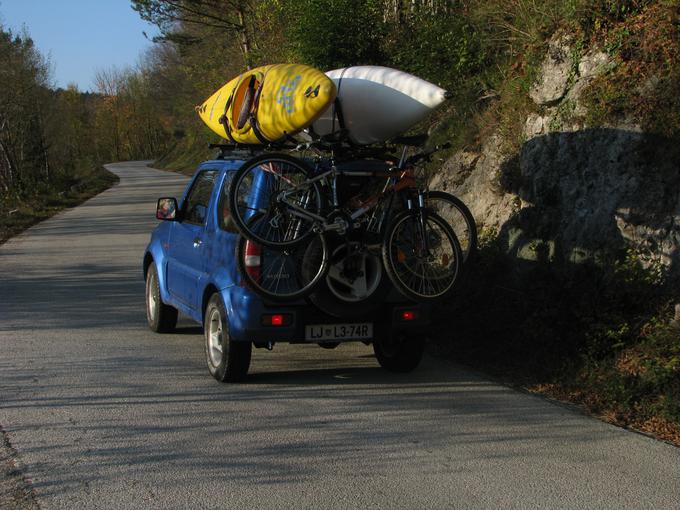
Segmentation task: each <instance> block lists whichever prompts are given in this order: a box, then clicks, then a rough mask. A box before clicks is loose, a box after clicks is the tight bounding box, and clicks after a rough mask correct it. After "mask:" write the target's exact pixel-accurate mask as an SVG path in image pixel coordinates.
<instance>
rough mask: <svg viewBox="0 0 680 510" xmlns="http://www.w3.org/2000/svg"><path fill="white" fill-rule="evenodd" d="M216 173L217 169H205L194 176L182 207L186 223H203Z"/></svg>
mask: <svg viewBox="0 0 680 510" xmlns="http://www.w3.org/2000/svg"><path fill="white" fill-rule="evenodd" d="M217 174H218V171H217V170H205V171H203V172H201V173H200V174H199V175H198V177H196V180H195V181H194V184H193V186H192V187H191V189H190V190H189V194H188V195H187V198H186V199H185V200H184V205H183V208H182V209H183V217H184V221H186V222H187V223H194V224H196V225H204V224H205V219H206V217H207V215H208V205H209V204H210V195H211V194H212V190H213V187H214V186H215V178H216V177H217Z"/></svg>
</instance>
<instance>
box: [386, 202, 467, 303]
mask: <svg viewBox="0 0 680 510" xmlns="http://www.w3.org/2000/svg"><path fill="white" fill-rule="evenodd" d="M421 213H422V215H423V222H422V223H421V217H420V215H421ZM423 227H424V228H423ZM383 262H384V264H385V269H386V271H387V275H388V276H389V277H390V280H392V283H394V286H395V287H396V288H397V289H398V290H399V291H400V292H401V293H402V294H404V295H405V296H406V297H408V298H410V299H413V300H415V301H435V300H438V299H441V298H443V297H445V296H446V295H447V294H448V293H449V292H451V290H452V289H453V287H454V285H455V283H456V281H457V280H458V276H459V275H460V272H461V269H462V265H463V254H462V252H461V249H460V244H459V243H458V239H456V234H454V232H453V229H452V228H451V227H450V226H449V224H448V223H447V222H446V221H445V220H444V219H443V218H442V217H441V216H439V215H437V214H435V213H433V212H430V211H428V210H427V209H421V210H420V211H418V210H414V211H404V212H402V213H400V214H398V215H397V216H396V218H395V219H394V221H393V222H392V224H391V225H390V226H389V227H388V229H387V232H386V233H385V240H384V242H383Z"/></svg>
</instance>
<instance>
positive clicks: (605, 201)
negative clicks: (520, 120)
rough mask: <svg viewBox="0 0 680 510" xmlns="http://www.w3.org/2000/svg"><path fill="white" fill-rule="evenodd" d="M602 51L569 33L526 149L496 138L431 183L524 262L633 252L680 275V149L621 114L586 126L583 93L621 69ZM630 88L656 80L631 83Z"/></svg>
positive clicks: (551, 54) (556, 50)
mask: <svg viewBox="0 0 680 510" xmlns="http://www.w3.org/2000/svg"><path fill="white" fill-rule="evenodd" d="M615 65H616V63H615V61H614V60H613V59H612V58H611V57H610V55H609V54H608V53H606V52H605V51H604V50H602V49H600V48H597V47H593V48H591V49H589V50H588V51H585V52H584V53H583V54H580V51H579V48H577V47H576V45H575V42H574V41H572V40H571V39H570V37H569V36H568V35H565V34H562V33H558V34H555V35H554V36H553V37H552V39H551V40H550V43H549V46H548V51H547V54H546V56H545V59H544V61H543V63H542V66H541V68H540V73H539V77H538V79H537V80H536V83H535V84H534V85H533V87H532V88H531V91H530V94H529V95H530V97H531V100H532V101H533V103H534V108H533V110H534V111H532V112H530V113H528V114H527V116H526V120H525V123H524V132H523V137H522V140H523V142H522V143H521V144H520V145H521V146H520V148H519V150H508V149H507V146H508V144H507V143H505V142H506V141H505V140H504V139H503V137H502V136H501V134H500V133H499V132H496V133H495V134H493V135H491V136H490V137H488V138H487V139H486V140H485V141H484V142H483V143H482V145H481V149H480V150H479V151H478V152H465V151H461V152H458V153H456V154H455V155H453V157H451V158H450V159H449V160H448V161H446V162H445V164H444V166H443V168H442V171H440V172H438V173H437V175H436V176H435V177H434V178H433V180H432V182H431V186H432V188H434V189H446V190H448V191H450V192H452V193H454V194H456V195H458V196H459V197H461V198H462V199H463V200H464V201H465V202H466V203H467V204H468V205H469V207H470V209H471V210H472V212H473V214H474V216H475V218H476V221H477V223H478V226H479V227H480V229H492V230H494V231H496V232H497V233H498V235H499V236H500V238H501V240H502V241H503V242H504V243H505V247H506V248H507V252H508V253H509V254H511V255H513V256H516V257H518V258H520V259H527V260H536V259H537V258H541V257H544V258H547V259H548V260H551V261H555V262H565V263H578V262H580V261H582V260H584V259H593V258H597V256H598V254H602V253H611V252H613V251H617V250H620V249H623V248H627V247H631V248H633V249H635V250H637V251H639V252H640V254H641V257H642V259H643V260H644V261H645V262H646V263H647V264H652V263H658V264H660V266H661V267H662V268H664V270H665V271H667V272H669V273H672V274H676V275H677V274H678V273H680V151H679V150H678V147H676V146H675V145H676V144H674V143H672V142H671V141H670V140H668V139H665V138H663V137H661V136H657V135H652V134H649V133H645V132H644V131H643V130H642V129H641V127H640V125H639V123H638V121H637V119H635V118H627V117H625V116H624V117H619V118H617V119H615V120H614V121H613V122H611V123H607V124H605V125H600V126H598V127H596V128H593V127H589V126H588V124H587V122H586V120H585V119H586V118H587V113H588V111H587V108H588V106H587V104H585V103H584V101H583V95H584V91H585V90H587V88H588V86H589V85H590V84H591V82H592V81H593V80H594V79H595V78H596V77H598V76H600V75H601V74H602V73H605V72H607V71H609V70H610V69H611V68H612V66H615ZM629 86H630V87H638V88H641V90H642V89H644V87H649V86H653V83H652V84H651V85H650V83H646V82H643V83H630V84H629Z"/></svg>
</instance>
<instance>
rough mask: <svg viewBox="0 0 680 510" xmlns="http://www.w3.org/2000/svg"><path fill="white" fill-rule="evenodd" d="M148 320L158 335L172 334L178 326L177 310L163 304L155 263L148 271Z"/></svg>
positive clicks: (150, 327)
mask: <svg viewBox="0 0 680 510" xmlns="http://www.w3.org/2000/svg"><path fill="white" fill-rule="evenodd" d="M146 320H147V322H148V324H149V329H151V331H154V332H156V333H172V332H173V331H174V330H175V326H177V309H176V308H173V307H172V306H170V305H166V304H165V303H163V301H162V299H161V288H160V283H159V282H158V271H157V270H156V264H154V263H153V262H152V263H151V264H150V265H149V268H148V269H147V270H146Z"/></svg>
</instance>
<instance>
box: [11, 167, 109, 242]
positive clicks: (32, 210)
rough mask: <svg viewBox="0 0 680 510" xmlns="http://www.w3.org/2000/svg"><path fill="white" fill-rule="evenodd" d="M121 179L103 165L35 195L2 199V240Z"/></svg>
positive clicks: (42, 187)
mask: <svg viewBox="0 0 680 510" xmlns="http://www.w3.org/2000/svg"><path fill="white" fill-rule="evenodd" d="M117 182H118V177H117V176H115V175H114V174H112V173H111V172H109V171H108V170H106V169H105V168H103V167H98V168H96V169H94V170H92V171H88V172H81V173H80V174H77V175H76V176H75V177H72V178H68V179H61V180H60V182H59V184H53V185H51V186H45V185H43V186H41V187H40V188H39V191H37V192H36V193H35V194H33V195H32V196H29V197H26V198H23V199H18V198H8V197H6V198H3V199H2V201H0V244H2V243H4V242H5V241H7V240H8V239H9V238H11V237H14V236H15V235H17V234H19V233H21V232H23V231H24V230H26V229H27V228H29V227H31V226H33V225H35V224H36V223H38V222H40V221H43V220H45V219H47V218H50V217H52V216H54V215H55V214H57V213H58V212H60V211H62V210H64V209H67V208H70V207H75V206H77V205H79V204H81V203H83V202H84V201H85V200H87V199H89V198H92V197H93V196H95V195H97V194H99V193H101V192H102V191H104V190H106V189H108V188H110V187H111V186H112V185H113V184H115V183H117Z"/></svg>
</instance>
